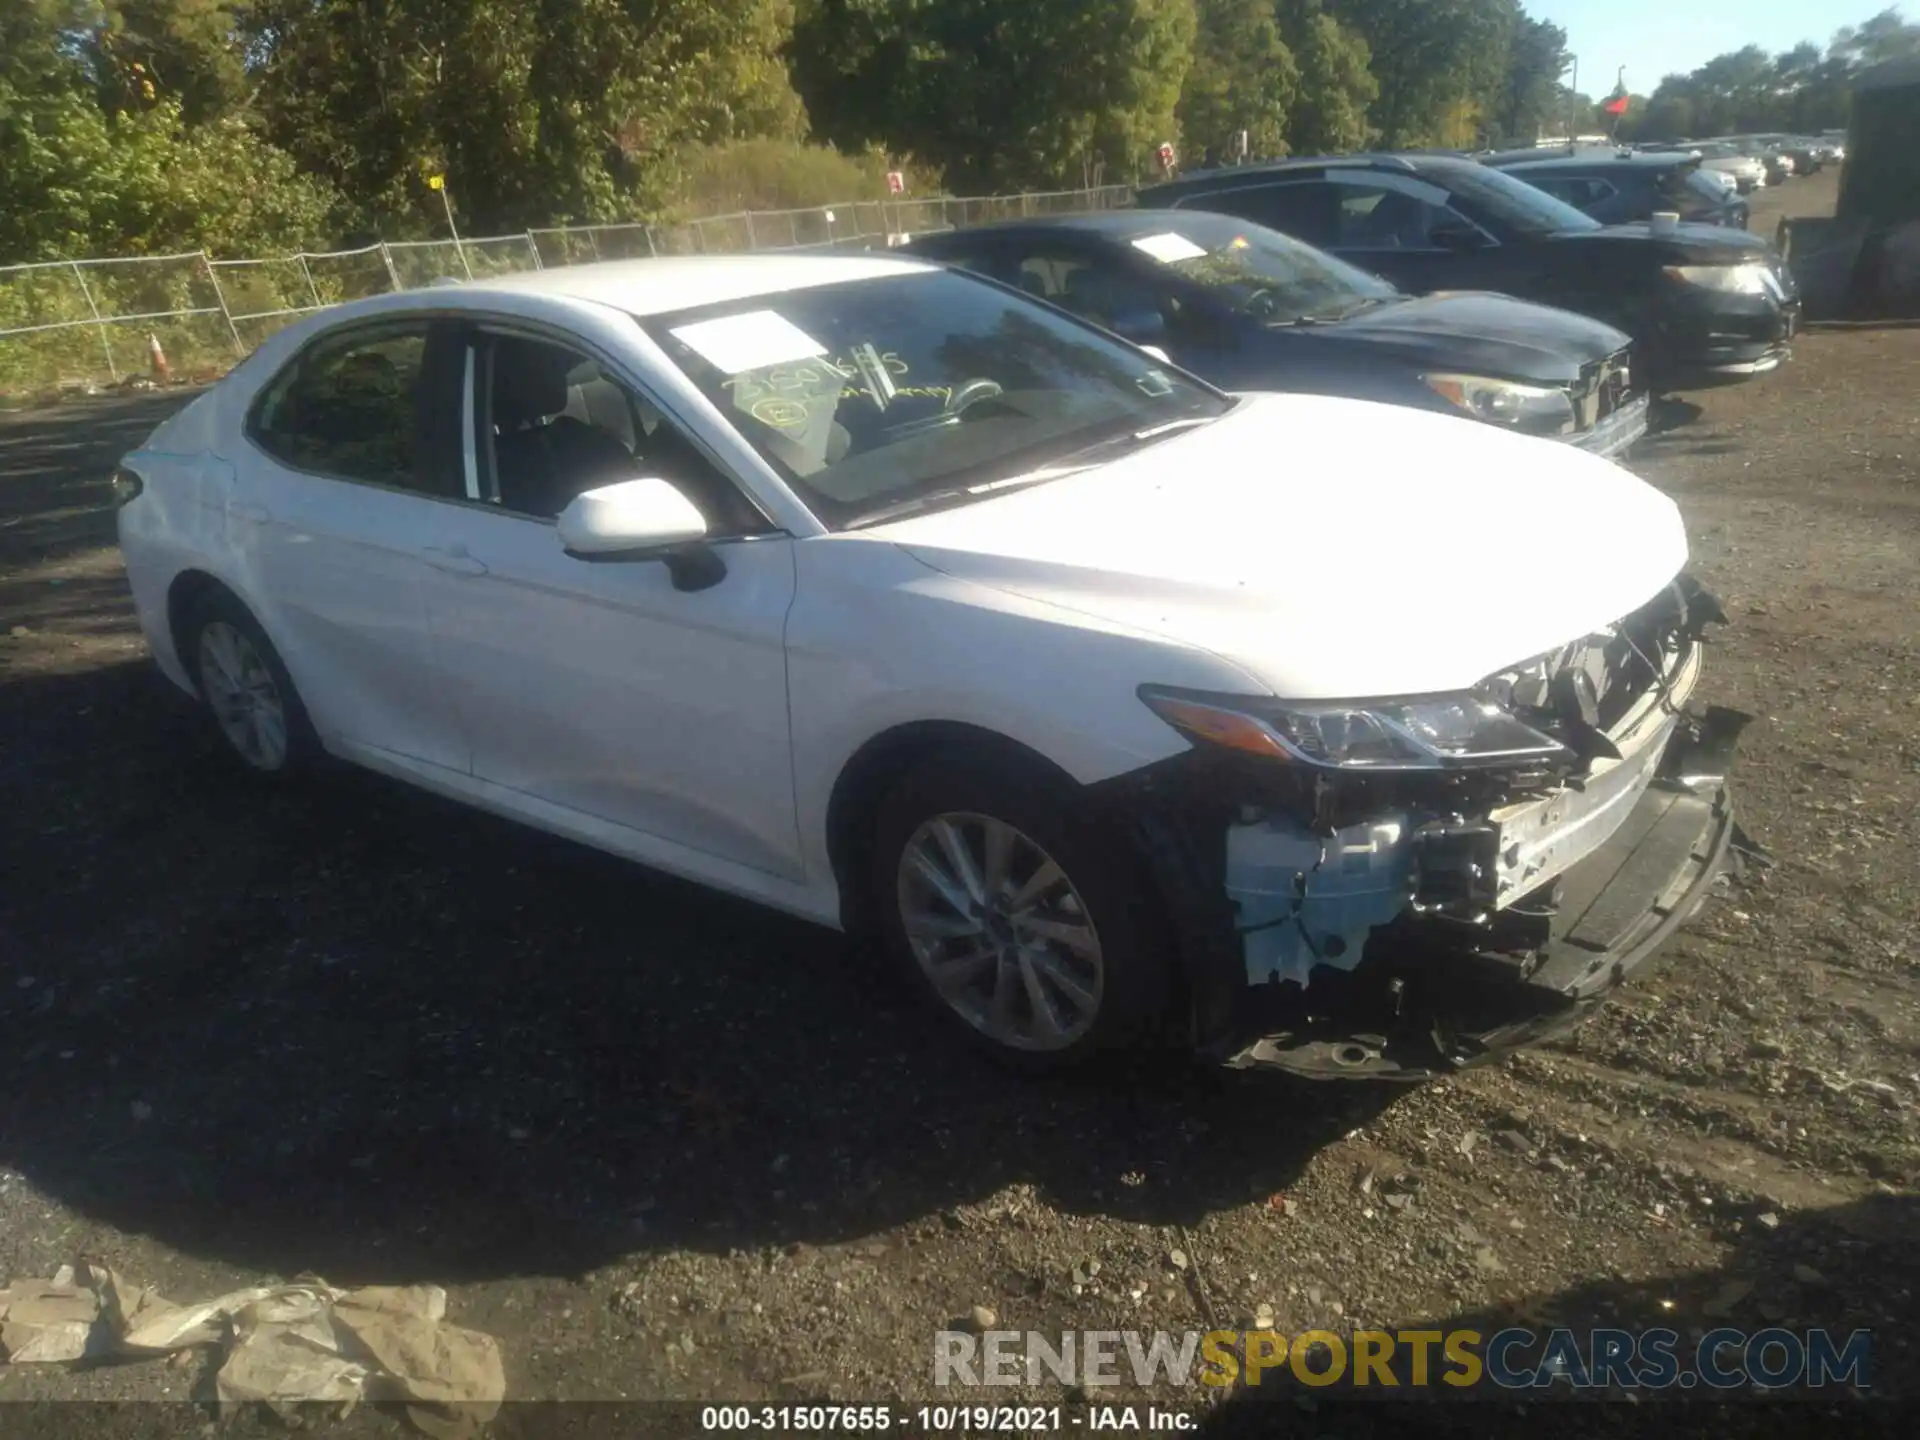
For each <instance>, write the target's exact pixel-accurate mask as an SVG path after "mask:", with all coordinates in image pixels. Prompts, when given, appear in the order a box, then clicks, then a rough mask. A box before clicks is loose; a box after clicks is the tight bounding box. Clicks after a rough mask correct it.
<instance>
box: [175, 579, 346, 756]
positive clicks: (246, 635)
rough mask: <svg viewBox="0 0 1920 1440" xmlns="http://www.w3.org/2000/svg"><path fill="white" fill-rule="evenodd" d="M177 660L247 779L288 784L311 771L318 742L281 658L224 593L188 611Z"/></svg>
mask: <svg viewBox="0 0 1920 1440" xmlns="http://www.w3.org/2000/svg"><path fill="white" fill-rule="evenodd" d="M185 638H186V645H185V647H184V649H185V653H184V654H183V655H182V656H181V657H180V658H181V661H182V663H183V664H184V665H185V666H186V668H187V671H188V673H189V674H190V675H191V676H192V678H193V682H194V687H195V688H196V689H197V690H198V691H199V694H200V699H201V702H202V703H203V704H204V705H205V706H206V707H207V713H208V716H209V718H210V719H211V720H212V721H213V728H214V733H215V734H217V735H218V736H219V737H220V742H221V749H222V750H223V751H224V752H225V753H226V755H227V756H228V757H229V758H230V759H231V760H232V761H233V762H234V763H235V764H236V765H238V766H239V767H240V769H241V770H242V771H243V772H244V773H245V774H247V775H249V776H250V777H252V778H254V779H256V780H260V781H267V782H286V781H289V780H293V779H295V778H298V777H299V776H302V775H304V774H305V773H306V772H307V771H309V770H311V769H312V768H313V766H314V764H315V763H316V762H317V761H318V760H319V758H320V755H321V749H320V740H319V737H318V736H317V735H316V734H315V733H314V729H313V723H312V721H311V720H309V719H308V718H307V708H306V706H305V705H304V704H303V703H302V702H301V700H300V692H299V691H298V690H296V689H295V688H294V684H293V678H292V677H291V676H290V675H288V674H287V667H286V665H285V664H284V663H283V662H282V661H281V659H280V652H279V651H277V650H275V649H274V648H273V642H272V641H271V640H269V639H267V634H266V631H264V630H262V629H261V628H260V622H259V621H257V620H255V619H254V618H253V614H252V612H251V611H249V610H248V609H247V607H246V606H245V605H243V604H241V603H240V601H239V600H238V599H237V598H236V597H235V596H234V595H233V594H232V593H231V592H229V591H226V590H216V591H213V592H212V593H210V594H209V595H207V596H206V597H205V598H204V599H202V600H201V601H200V602H199V603H198V604H196V605H195V606H194V607H193V610H192V613H191V614H190V615H189V617H188V620H187V624H186V626H185Z"/></svg>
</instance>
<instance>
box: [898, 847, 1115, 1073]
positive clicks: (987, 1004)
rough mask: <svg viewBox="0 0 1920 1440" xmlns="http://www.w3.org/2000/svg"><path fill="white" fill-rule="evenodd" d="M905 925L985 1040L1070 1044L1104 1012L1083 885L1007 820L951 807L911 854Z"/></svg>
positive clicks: (903, 860) (903, 859)
mask: <svg viewBox="0 0 1920 1440" xmlns="http://www.w3.org/2000/svg"><path fill="white" fill-rule="evenodd" d="M898 893H899V906H900V921H901V925H902V927H903V928H904V929H905V931H906V936H907V941H908V944H909V945H910V946H911V947H912V950H913V955H914V959H915V960H917V961H918V962H919V965H920V968H921V970H922V971H923V972H924V973H925V974H926V977H927V979H928V980H929V981H930V982H931V983H932V985H933V988H934V991H935V993H936V994H937V995H939V997H940V998H941V1000H943V1001H944V1002H945V1003H946V1005H947V1006H948V1007H949V1008H950V1009H952V1010H953V1011H954V1012H955V1013H956V1014H957V1015H959V1016H960V1018H961V1019H963V1020H965V1021H966V1022H967V1023H968V1024H969V1025H971V1026H973V1027H974V1029H976V1030H978V1031H979V1032H980V1033H981V1034H983V1035H985V1036H986V1037H987V1038H989V1039H991V1040H994V1041H996V1042H998V1043H999V1044H1001V1045H1005V1046H1008V1047H1010V1048H1012V1049H1015V1050H1028V1051H1055V1050H1064V1049H1066V1048H1068V1047H1069V1046H1071V1045H1073V1044H1074V1043H1076V1042H1077V1041H1079V1040H1080V1039H1082V1038H1083V1037H1084V1036H1085V1035H1086V1034H1087V1032H1088V1031H1089V1030H1091V1029H1092V1028H1093V1025H1094V1022H1095V1021H1096V1020H1097V1019H1098V1018H1099V1014H1100V1000H1101V995H1102V993H1103V990H1104V988H1105V979H1106V972H1105V967H1104V965H1103V963H1102V956H1101V949H1100V936H1099V933H1098V931H1097V930H1096V929H1095V928H1094V923H1093V918H1092V916H1091V915H1089V914H1088V912H1087V907H1086V904H1085V902H1084V901H1083V900H1082V899H1081V898H1080V892H1079V891H1078V890H1077V889H1075V888H1074V885H1073V882H1072V880H1071V879H1069V878H1068V876H1067V874H1066V872H1065V871H1064V870H1062V869H1061V867H1060V865H1059V864H1058V863H1057V862H1056V861H1055V860H1054V858H1053V857H1052V856H1051V855H1049V854H1048V853H1047V852H1046V850H1045V849H1044V848H1042V847H1041V845H1040V844H1039V842H1037V841H1036V840H1034V839H1033V838H1032V837H1031V836H1029V835H1027V834H1025V833H1024V832H1023V831H1021V830H1019V829H1017V828H1016V827H1014V826H1012V825H1009V824H1007V823H1006V822H1005V821H1004V820H996V819H994V818H993V817H992V816H988V815H975V814H968V813H958V812H956V813H949V814H942V815H936V816H934V817H933V818H932V819H930V820H927V821H926V822H925V823H924V824H922V825H921V826H920V827H919V829H917V830H916V831H914V833H913V835H912V836H911V838H909V840H908V841H907V844H906V846H905V848H904V849H903V850H902V852H901V856H900V867H899V879H898Z"/></svg>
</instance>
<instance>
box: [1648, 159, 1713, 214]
mask: <svg viewBox="0 0 1920 1440" xmlns="http://www.w3.org/2000/svg"><path fill="white" fill-rule="evenodd" d="M1660 193H1661V194H1663V195H1665V196H1667V197H1668V198H1669V199H1672V200H1691V201H1701V200H1705V201H1709V202H1711V203H1712V204H1714V205H1715V206H1719V205H1723V204H1725V203H1726V198H1727V190H1726V187H1725V186H1724V185H1722V184H1721V183H1720V182H1719V181H1718V180H1715V179H1713V178H1712V176H1711V174H1710V173H1709V172H1708V171H1705V170H1700V169H1697V168H1691V167H1690V168H1686V169H1676V170H1670V171H1668V172H1667V173H1666V174H1665V175H1663V176H1661V177H1660Z"/></svg>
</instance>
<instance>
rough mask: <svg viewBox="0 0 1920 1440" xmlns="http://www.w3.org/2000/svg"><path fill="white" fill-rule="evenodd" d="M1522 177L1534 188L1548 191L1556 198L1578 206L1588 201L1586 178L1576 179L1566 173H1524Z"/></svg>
mask: <svg viewBox="0 0 1920 1440" xmlns="http://www.w3.org/2000/svg"><path fill="white" fill-rule="evenodd" d="M1520 178H1521V179H1523V180H1525V181H1526V182H1527V183H1528V184H1529V185H1532V186H1533V187H1534V188H1536V189H1539V190H1544V191H1546V192H1547V194H1549V195H1551V196H1553V198H1554V199H1556V200H1564V201H1566V202H1567V204H1569V205H1572V206H1576V207H1578V206H1582V205H1585V204H1586V203H1587V197H1588V189H1587V182H1586V181H1585V180H1575V179H1572V178H1570V177H1569V176H1565V175H1540V176H1526V175H1523V176H1521V177H1520Z"/></svg>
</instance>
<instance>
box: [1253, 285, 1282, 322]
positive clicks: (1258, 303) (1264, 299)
mask: <svg viewBox="0 0 1920 1440" xmlns="http://www.w3.org/2000/svg"><path fill="white" fill-rule="evenodd" d="M1247 309H1248V311H1249V312H1250V313H1251V314H1252V315H1253V317H1254V318H1255V319H1257V320H1269V319H1271V318H1272V317H1273V316H1275V315H1276V314H1278V313H1279V311H1280V297H1279V296H1277V295H1275V294H1274V293H1273V288H1272V287H1271V286H1268V285H1262V286H1261V287H1260V288H1259V289H1258V290H1255V291H1253V292H1252V293H1251V294H1250V295H1248V296H1247Z"/></svg>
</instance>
